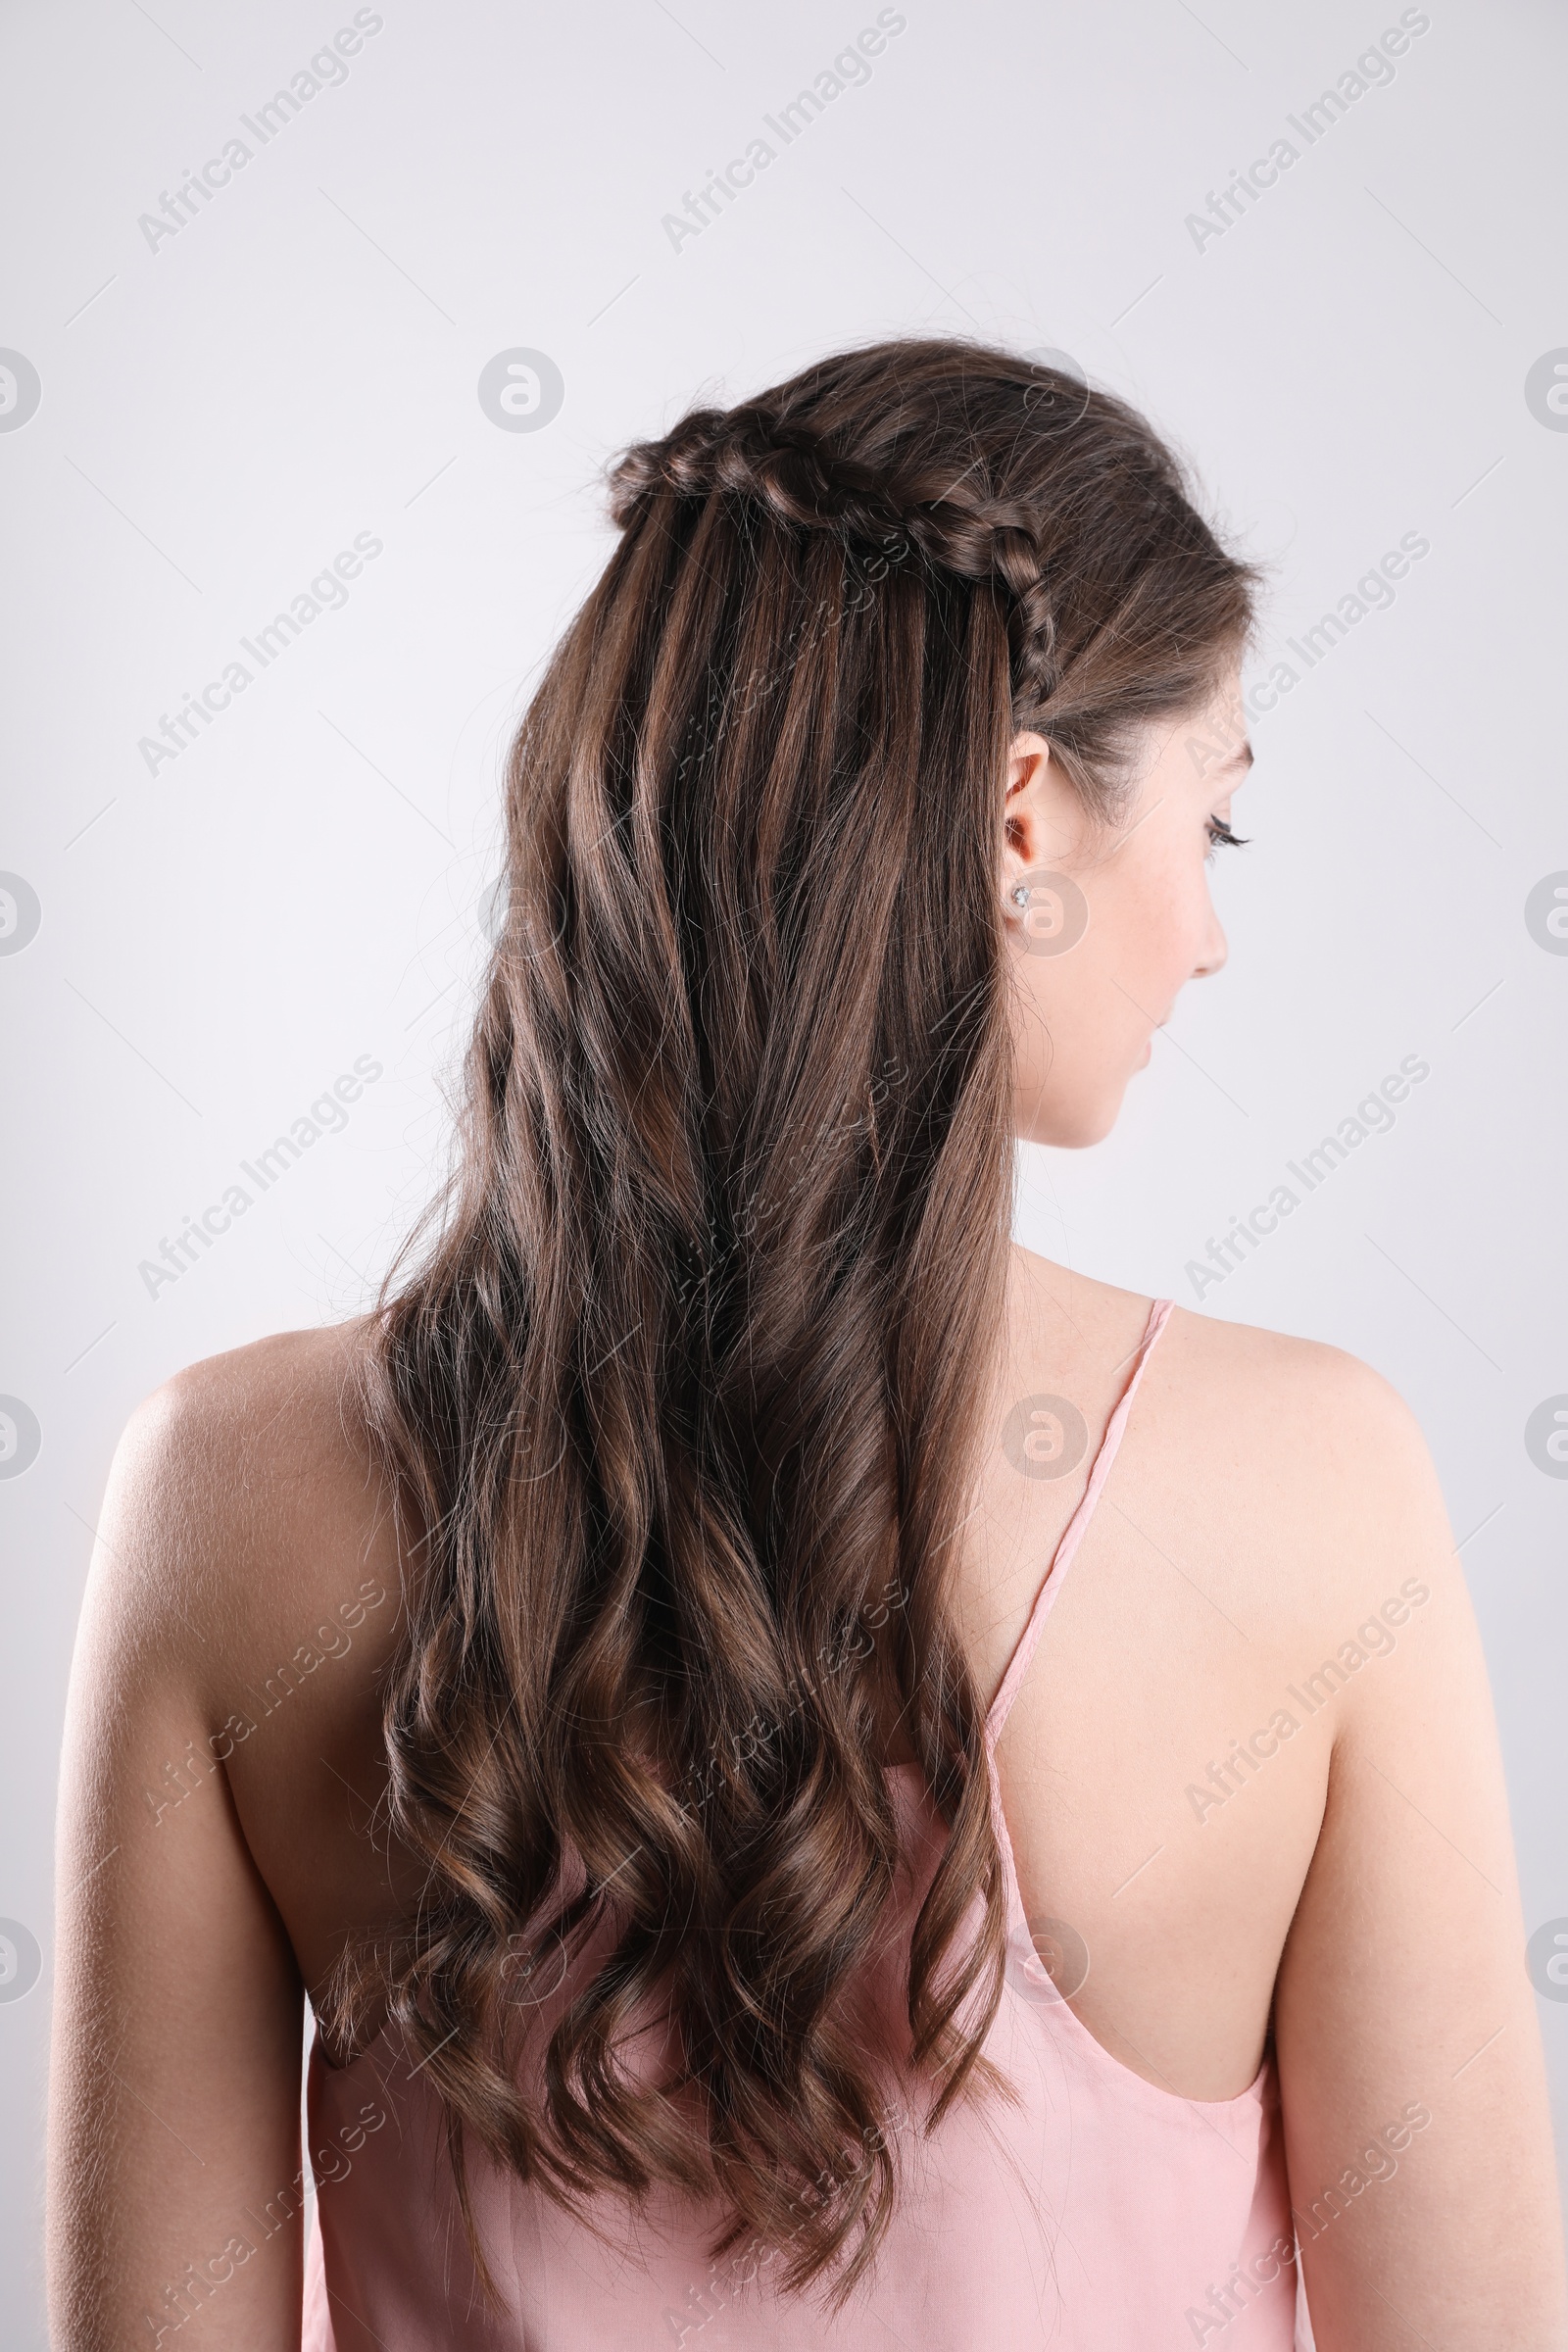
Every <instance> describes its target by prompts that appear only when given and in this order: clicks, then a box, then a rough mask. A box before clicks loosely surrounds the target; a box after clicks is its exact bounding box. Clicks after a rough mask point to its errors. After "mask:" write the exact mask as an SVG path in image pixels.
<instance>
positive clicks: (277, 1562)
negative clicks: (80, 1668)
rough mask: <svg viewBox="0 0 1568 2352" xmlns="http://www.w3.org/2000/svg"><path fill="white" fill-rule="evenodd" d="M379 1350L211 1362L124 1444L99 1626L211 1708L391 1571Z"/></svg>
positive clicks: (354, 1342) (319, 1347)
mask: <svg viewBox="0 0 1568 2352" xmlns="http://www.w3.org/2000/svg"><path fill="white" fill-rule="evenodd" d="M367 1343H368V1324H367V1323H365V1322H354V1323H346V1324H339V1325H334V1326H330V1327H328V1328H326V1329H324V1330H319V1331H294V1332H283V1333H279V1334H276V1335H275V1336H273V1337H270V1338H268V1339H264V1340H259V1341H256V1342H254V1343H253V1344H251V1345H250V1346H248V1347H244V1348H235V1349H233V1350H231V1351H229V1352H227V1353H225V1354H222V1355H217V1356H211V1357H208V1358H207V1359H206V1360H205V1361H203V1362H200V1363H197V1364H193V1365H191V1366H190V1367H189V1368H188V1369H186V1370H184V1371H182V1372H179V1373H176V1374H175V1375H174V1376H173V1378H172V1379H171V1380H169V1381H167V1382H165V1384H164V1385H163V1387H162V1388H160V1389H158V1390H156V1391H155V1392H154V1393H153V1395H152V1396H150V1397H147V1398H146V1399H145V1400H144V1401H143V1403H142V1404H140V1405H139V1406H138V1407H137V1409H136V1411H135V1413H134V1414H133V1415H132V1416H131V1419H130V1421H129V1423H128V1424H127V1426H126V1429H125V1432H124V1435H123V1438H122V1440H121V1443H120V1446H119V1447H118V1449H117V1452H116V1455H115V1462H114V1467H113V1470H112V1473H111V1477H110V1484H109V1493H108V1495H107V1498H106V1502H105V1509H104V1516H103V1522H102V1528H101V1538H102V1540H101V1544H100V1546H99V1552H98V1556H97V1558H96V1560H95V1563H94V1569H93V1576H92V1583H91V1587H90V1588H89V1595H88V1603H89V1615H97V1616H99V1617H100V1618H102V1619H104V1620H106V1621H112V1623H113V1625H114V1628H115V1632H116V1636H117V1640H118V1642H120V1643H121V1644H124V1643H127V1642H128V1643H130V1644H132V1645H133V1646H136V1647H140V1648H147V1647H150V1646H151V1647H155V1648H156V1650H157V1652H158V1654H159V1656H160V1657H161V1658H162V1659H163V1660H164V1661H165V1662H166V1664H168V1665H170V1666H171V1667H175V1666H183V1667H185V1668H188V1670H189V1676H190V1681H191V1684H192V1685H193V1686H195V1687H196V1688H199V1689H204V1690H207V1691H210V1693H211V1696H212V1697H213V1699H214V1701H215V1702H216V1701H218V1700H220V1699H221V1698H222V1697H223V1696H224V1695H225V1693H226V1691H227V1690H228V1688H229V1687H230V1686H231V1684H232V1682H233V1679H234V1675H235V1672H236V1671H239V1670H243V1669H244V1668H245V1667H246V1666H247V1665H248V1664H249V1663H250V1662H251V1660H252V1656H253V1653H256V1654H261V1653H268V1654H270V1652H271V1651H273V1650H275V1649H276V1647H277V1644H278V1642H279V1641H280V1640H281V1639H282V1638H283V1637H284V1636H285V1635H286V1634H288V1633H289V1632H291V1631H293V1630H294V1629H297V1628H300V1627H302V1626H305V1625H307V1623H308V1622H311V1623H314V1620H315V1619H316V1618H317V1617H318V1616H319V1615H320V1614H321V1613H322V1611H323V1610H324V1609H327V1610H329V1609H330V1608H331V1607H332V1606H334V1605H335V1604H336V1601H337V1599H338V1598H339V1597H347V1594H348V1593H349V1591H350V1590H351V1589H352V1588H353V1587H354V1586H355V1585H356V1584H357V1583H358V1582H359V1581H361V1580H362V1579H364V1578H365V1577H366V1575H367V1574H368V1573H371V1572H373V1571H379V1572H380V1573H381V1574H382V1575H383V1576H384V1575H385V1573H386V1572H387V1570H388V1569H389V1567H390V1565H391V1563H392V1561H393V1558H394V1545H393V1542H392V1533H391V1527H390V1515H389V1512H388V1510H387V1508H386V1501H385V1496H384V1494H383V1491H382V1481H381V1478H380V1476H379V1473H378V1470H377V1468H376V1465H375V1461H374V1456H373V1453H372V1449H371V1447H370V1445H369V1443H368V1435H367V1432H366V1428H365V1422H364V1414H363V1407H362V1402H361V1396H362V1392H361V1383H360V1374H361V1369H362V1366H363V1362H364V1356H365V1349H366V1347H367ZM345 1580H346V1581H345ZM340 1585H342V1586H344V1594H343V1595H341V1596H340V1595H339V1594H338V1593H337V1590H336V1588H337V1587H338V1586H340ZM385 1615H386V1616H387V1617H390V1616H391V1615H392V1612H391V1611H386V1612H385ZM296 1638H298V1637H296Z"/></svg>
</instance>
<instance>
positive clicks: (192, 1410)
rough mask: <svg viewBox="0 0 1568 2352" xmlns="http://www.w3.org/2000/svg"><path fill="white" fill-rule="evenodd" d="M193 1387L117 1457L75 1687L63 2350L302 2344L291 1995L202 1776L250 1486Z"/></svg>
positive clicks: (65, 1912) (64, 2066)
mask: <svg viewBox="0 0 1568 2352" xmlns="http://www.w3.org/2000/svg"><path fill="white" fill-rule="evenodd" d="M203 1378H204V1376H203V1374H202V1372H200V1371H198V1372H196V1373H191V1374H186V1375H184V1376H183V1377H182V1379H181V1380H180V1381H178V1382H176V1383H174V1384H172V1387H171V1388H170V1389H168V1390H165V1391H163V1392H162V1393H161V1394H160V1395H159V1396H158V1397H154V1398H153V1399H152V1400H151V1401H150V1403H149V1404H147V1405H144V1406H143V1407H142V1409H141V1411H140V1412H139V1413H138V1414H137V1415H136V1417H135V1419H134V1420H133V1422H132V1423H131V1426H130V1428H129V1430H128V1431H127V1433H126V1436H125V1438H124V1439H123V1442H122V1444H121V1446H120V1448H119V1451H118V1452H117V1454H116V1457H115V1464H114V1469H113V1472H112V1475H111V1479H110V1485H109V1493H108V1496H107V1499H106V1502H105V1506H104V1511H103V1516H102V1520H101V1534H100V1538H99V1542H98V1544H97V1548H96V1551H95V1553H94V1558H93V1564H92V1570H91V1574H90V1577H89V1581H88V1587H87V1595H86V1602H85V1606H84V1610H83V1615H82V1622H81V1629H80V1633H79V1635H78V1639H77V1647H76V1655H75V1661H74V1665H73V1674H72V1686H71V1699H70V1706H69V1712H68V1719H67V1729H66V1745H65V1763H64V1776H63V1787H62V1803H61V1821H60V1838H59V1858H58V1873H59V1879H58V1884H59V1897H58V1926H57V1932H56V1940H55V1950H56V1989H55V2018H54V2052H53V2077H52V2086H51V2110H52V2112H51V2126H50V2161H49V2170H50V2193H49V2206H50V2213H49V2281H50V2302H51V2312H52V2324H53V2340H54V2342H55V2344H56V2345H57V2346H59V2347H61V2352H110V2348H111V2347H113V2352H123V2348H124V2347H126V2346H129V2345H133V2344H134V2345H140V2346H145V2347H147V2352H154V2348H155V2347H157V2346H160V2345H162V2346H166V2347H167V2346H170V2345H172V2344H175V2343H177V2344H178V2345H179V2346H180V2348H181V2352H199V2348H200V2347H201V2346H204V2345H213V2346H218V2345H221V2346H222V2347H224V2352H289V2348H291V2347H297V2346H298V2344H299V2341H300V2303H301V2286H302V2230H301V2225H300V2219H299V2216H300V2211H301V2205H302V2190H303V2180H302V2175H301V2166H302V2163H303V2161H304V2159H303V2156H302V2151H301V2147H300V2131H299V2103H300V2069H301V2047H302V2022H303V1994H302V1989H301V1985H300V1979H299V1975H298V1971H297V1969H296V1967H295V1963H294V1957H293V1954H292V1952H291V1950H290V1947H289V1943H288V1939H287V1937H286V1936H285V1935H284V1933H283V1929H282V1926H281V1923H280V1921H279V1919H278V1915H277V1912H276V1910H275V1908H274V1906H273V1904H272V1901H271V1899H270V1895H269V1894H268V1891H267V1888H266V1887H265V1886H264V1885H263V1883H262V1881H261V1878H260V1876H259V1875H258V1873H257V1870H256V1867H255V1865H254V1863H253V1862H252V1860H251V1857H250V1854H249V1852H248V1850H247V1847H246V1844H245V1840H244V1838H243V1837H242V1836H241V1834H240V1830H239V1826H238V1823H237V1820H236V1818H235V1813H234V1808H233V1805H232V1802H231V1800H230V1797H229V1791H228V1785H227V1781H226V1779H225V1776H224V1773H223V1771H222V1769H221V1757H222V1755H223V1753H224V1750H225V1741H224V1738H223V1735H222V1730H221V1726H222V1722H223V1716H222V1714H221V1713H220V1712H217V1711H216V1709H215V1697H216V1692H217V1690H218V1688H219V1682H220V1679H221V1678H220V1676H219V1673H218V1669H217V1665H216V1660H217V1658H218V1655H219V1653H220V1651H221V1649H222V1648H223V1647H224V1645H225V1632H226V1627H227V1622H228V1620H229V1619H230V1618H231V1616H232V1611H231V1610H226V1609H225V1608H224V1606H223V1604H222V1601H221V1576H222V1573H223V1572H224V1570H225V1569H226V1567H227V1566H228V1564H229V1563H231V1562H233V1561H234V1560H236V1559H243V1557H244V1555H245V1552H246V1550H247V1548H248V1545H247V1536H248V1532H249V1531H248V1529H247V1525H246V1502H247V1498H246V1495H245V1494H244V1492H243V1481H242V1480H241V1479H240V1478H239V1477H238V1476H237V1475H236V1474H235V1473H234V1472H233V1471H232V1470H230V1471H229V1472H227V1473H226V1474H225V1470H224V1446H223V1433H222V1430H221V1426H215V1415H214V1414H213V1412H212V1411H211V1410H210V1409H209V1408H208V1404H207V1402H206V1397H205V1392H204V1387H203Z"/></svg>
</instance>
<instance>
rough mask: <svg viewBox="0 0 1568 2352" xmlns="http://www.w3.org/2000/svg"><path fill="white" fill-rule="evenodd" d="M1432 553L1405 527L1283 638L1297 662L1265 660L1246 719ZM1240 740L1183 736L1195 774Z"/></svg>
mask: <svg viewBox="0 0 1568 2352" xmlns="http://www.w3.org/2000/svg"><path fill="white" fill-rule="evenodd" d="M1431 553H1432V542H1431V540H1430V539H1429V538H1428V537H1427V535H1426V533H1425V532H1424V531H1405V532H1403V533H1402V534H1401V536H1400V539H1399V544H1398V546H1397V547H1391V548H1389V549H1388V550H1387V551H1386V553H1385V554H1383V555H1381V556H1380V557H1379V558H1378V560H1377V562H1376V564H1371V565H1369V567H1368V568H1367V569H1366V570H1365V571H1364V572H1363V573H1362V574H1361V577H1360V578H1359V579H1358V580H1357V581H1356V583H1355V586H1354V587H1353V588H1347V589H1346V591H1345V593H1344V595H1343V596H1341V597H1338V598H1337V599H1336V600H1335V602H1334V604H1333V605H1332V606H1330V608H1329V609H1328V611H1327V612H1325V613H1320V614H1319V615H1318V618H1317V619H1316V620H1315V621H1313V623H1312V625H1311V627H1310V628H1303V629H1302V630H1301V633H1300V635H1299V637H1287V638H1286V639H1285V640H1284V642H1285V644H1286V645H1287V646H1288V647H1289V648H1290V651H1291V652H1292V653H1293V654H1294V655H1295V656H1296V660H1297V662H1299V663H1300V664H1301V666H1300V668H1299V669H1298V668H1297V667H1296V664H1295V662H1288V661H1287V660H1286V659H1285V657H1284V655H1283V654H1281V655H1280V656H1279V657H1278V659H1277V660H1275V661H1273V662H1270V664H1269V668H1268V674H1267V676H1266V677H1261V678H1257V679H1255V680H1254V681H1253V683H1252V684H1251V685H1250V686H1249V687H1247V688H1245V689H1244V691H1243V695H1242V702H1243V705H1244V707H1245V709H1246V711H1247V713H1248V715H1249V717H1251V718H1259V717H1261V716H1262V715H1263V713H1264V712H1265V711H1273V710H1276V709H1277V708H1278V706H1279V703H1280V699H1281V697H1282V696H1283V695H1287V694H1289V693H1290V692H1291V691H1292V689H1293V688H1294V687H1296V686H1299V684H1300V682H1301V679H1302V678H1303V676H1304V675H1305V674H1306V672H1307V671H1308V670H1309V669H1316V667H1317V665H1318V663H1319V662H1321V661H1322V660H1323V659H1324V657H1325V655H1327V654H1331V653H1332V652H1333V651H1334V648H1335V647H1336V646H1337V645H1339V644H1341V643H1342V642H1343V640H1344V639H1345V638H1347V637H1348V635H1349V634H1350V631H1351V630H1352V629H1353V628H1355V627H1356V626H1357V625H1358V623H1359V622H1361V621H1363V620H1365V619H1366V617H1367V615H1368V613H1386V612H1387V611H1388V609H1389V607H1390V606H1391V605H1392V604H1394V603H1395V602H1396V595H1395V588H1394V583H1395V581H1397V580H1402V579H1403V578H1404V576H1405V574H1406V573H1407V572H1408V571H1409V569H1410V566H1411V564H1419V563H1420V562H1421V561H1422V560H1423V558H1425V557H1427V556H1429V555H1430V554H1431ZM1241 740H1242V732H1241V730H1240V729H1239V728H1237V727H1234V726H1230V725H1226V724H1223V723H1215V724H1213V725H1211V726H1210V727H1209V728H1208V729H1207V730H1206V731H1205V732H1203V733H1201V734H1195V735H1193V736H1191V737H1190V738H1189V739H1188V751H1189V754H1190V757H1191V759H1192V760H1193V764H1194V766H1195V767H1196V769H1197V771H1198V773H1199V774H1200V775H1203V774H1205V773H1206V772H1207V770H1208V769H1209V768H1210V767H1211V766H1215V765H1217V764H1218V762H1219V761H1220V760H1223V759H1225V758H1226V757H1227V756H1228V755H1229V754H1230V753H1231V752H1233V751H1234V750H1235V749H1236V747H1237V745H1238V744H1239V743H1240V742H1241Z"/></svg>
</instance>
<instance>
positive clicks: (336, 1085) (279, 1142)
mask: <svg viewBox="0 0 1568 2352" xmlns="http://www.w3.org/2000/svg"><path fill="white" fill-rule="evenodd" d="M382 1068H383V1065H382V1064H381V1063H380V1062H378V1061H377V1060H376V1059H375V1057H374V1055H373V1054H360V1055H358V1057H357V1058H356V1060H355V1062H354V1065H353V1068H352V1069H348V1070H344V1071H343V1072H342V1073H341V1075H340V1076H339V1077H337V1078H334V1079H333V1081H332V1084H331V1086H330V1088H329V1089H327V1090H326V1091H325V1092H324V1093H322V1094H319V1095H318V1096H317V1098H316V1101H315V1102H314V1103H312V1104H311V1106H310V1109H309V1110H302V1111H301V1113H300V1115H299V1117H298V1118H297V1119H295V1120H294V1121H293V1123H292V1125H291V1126H290V1128H289V1130H288V1133H287V1134H286V1135H279V1136H276V1137H274V1139H273V1141H272V1142H271V1143H270V1144H269V1145H268V1147H267V1149H266V1151H265V1152H257V1154H256V1157H255V1159H254V1160H249V1159H242V1160H241V1161H240V1163H239V1164H240V1169H241V1172H242V1173H243V1174H244V1175H245V1176H247V1177H248V1178H249V1179H250V1182H251V1183H252V1184H253V1185H254V1186H255V1187H256V1190H255V1192H254V1193H250V1192H247V1191H246V1189H245V1187H244V1185H243V1184H238V1183H236V1184H231V1185H229V1186H228V1188H227V1190H226V1191H225V1192H224V1194H223V1196H222V1198H221V1200H219V1201H213V1202H211V1203H210V1205H209V1206H208V1207H206V1208H204V1209H203V1210H202V1212H201V1215H200V1216H199V1217H187V1218H186V1219H185V1222H184V1224H183V1225H182V1227H181V1228H180V1230H179V1232H178V1233H176V1234H175V1236H174V1238H173V1240H172V1241H170V1240H169V1239H168V1237H167V1236H165V1237H164V1238H163V1239H162V1240H161V1241H160V1243H159V1249H158V1256H157V1258H150V1257H144V1258H143V1259H142V1260H141V1262H140V1264H139V1265H138V1266H137V1268H136V1271H137V1273H138V1274H139V1275H140V1276H141V1278H142V1283H143V1285H144V1287H145V1289H146V1292H147V1296H148V1298H149V1299H157V1298H158V1297H159V1296H160V1295H161V1294H162V1293H163V1292H164V1291H165V1290H167V1289H168V1288H169V1286H170V1285H171V1284H172V1283H175V1282H178V1280H179V1278H180V1276H181V1275H182V1274H186V1273H188V1272H189V1271H190V1269H191V1267H192V1266H194V1265H196V1264H197V1263H198V1262H199V1261H200V1258H201V1256H202V1254H203V1252H204V1251H206V1250H211V1248H212V1247H213V1244H214V1242H215V1241H217V1240H218V1239H219V1237H220V1236H221V1235H222V1234H225V1233H227V1232H228V1230H229V1228H230V1227H231V1226H232V1224H233V1222H234V1219H235V1218H236V1217H242V1216H244V1215H245V1214H246V1212H247V1210H249V1209H250V1208H252V1207H253V1206H254V1205H255V1202H256V1201H257V1200H258V1199H259V1198H260V1196H261V1195H262V1194H263V1193H270V1191H271V1189H272V1187H273V1185H274V1184H276V1182H277V1180H278V1178H279V1177H280V1176H286V1175H287V1173H288V1171H289V1169H290V1168H291V1167H293V1166H294V1165H295V1164H296V1163H297V1162H298V1161H299V1160H301V1159H302V1158H303V1157H304V1155H305V1153H306V1152H309V1151H312V1150H314V1149H315V1147H316V1145H318V1144H319V1142H320V1141H321V1138H322V1137H323V1136H326V1135H340V1134H341V1133H342V1131H343V1129H344V1128H345V1127H346V1126H347V1125H348V1123H349V1114H348V1105H349V1104H350V1103H357V1102H358V1101H359V1099H360V1097H361V1096H362V1095H363V1094H364V1092H365V1090H366V1088H367V1087H368V1086H373V1085H374V1084H375V1082H376V1080H377V1079H378V1078H379V1077H380V1076H381V1075H382Z"/></svg>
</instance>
